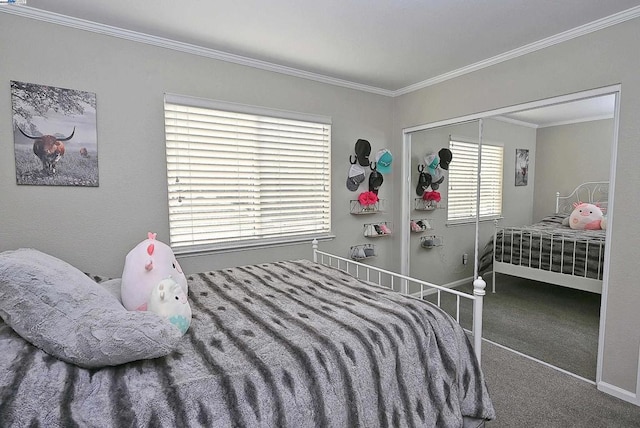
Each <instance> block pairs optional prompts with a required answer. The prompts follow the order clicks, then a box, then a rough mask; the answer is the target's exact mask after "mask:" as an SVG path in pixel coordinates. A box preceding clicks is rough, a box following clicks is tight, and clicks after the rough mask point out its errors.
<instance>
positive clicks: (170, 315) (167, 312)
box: [147, 278, 191, 334]
mask: <svg viewBox="0 0 640 428" xmlns="http://www.w3.org/2000/svg"><path fill="white" fill-rule="evenodd" d="M147 310H148V311H149V312H153V313H156V314H158V315H160V316H161V317H163V318H166V319H168V320H169V322H171V324H173V325H175V326H176V327H178V329H180V331H181V332H182V334H184V333H186V331H187V329H188V328H189V325H191V306H189V301H188V300H187V295H186V294H185V292H184V291H183V290H182V287H180V285H179V284H178V283H177V282H175V281H174V280H173V278H167V279H163V280H162V281H160V283H159V284H158V285H156V287H155V288H154V289H153V291H152V292H151V296H150V297H149V302H148V305H147Z"/></svg>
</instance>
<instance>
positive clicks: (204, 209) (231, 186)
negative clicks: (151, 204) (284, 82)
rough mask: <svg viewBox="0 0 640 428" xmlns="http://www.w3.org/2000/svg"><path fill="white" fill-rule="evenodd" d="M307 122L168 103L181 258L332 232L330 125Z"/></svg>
mask: <svg viewBox="0 0 640 428" xmlns="http://www.w3.org/2000/svg"><path fill="white" fill-rule="evenodd" d="M301 117H302V118H309V117H310V116H307V115H300V114H297V113H290V112H282V111H272V110H266V109H262V108H257V107H251V106H242V105H236V104H227V103H218V102H214V101H208V100H201V99H191V98H186V97H180V96H172V95H166V96H165V135H166V150H167V176H168V190H169V224H170V240H171V246H172V247H173V249H174V251H175V252H177V253H185V252H190V251H199V250H209V249H214V250H215V249H220V248H228V247H232V248H237V247H244V246H256V245H269V244H272V243H281V242H291V241H296V240H301V239H311V238H312V237H318V236H322V235H327V234H329V233H330V230H331V218H330V214H331V194H330V183H331V174H330V159H331V156H330V148H331V125H330V121H329V120H328V119H327V118H320V119H321V120H317V119H318V118H317V117H315V116H314V117H313V119H315V121H310V120H300V118H301Z"/></svg>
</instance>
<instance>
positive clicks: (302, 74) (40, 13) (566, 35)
mask: <svg viewBox="0 0 640 428" xmlns="http://www.w3.org/2000/svg"><path fill="white" fill-rule="evenodd" d="M0 12H4V13H9V14H13V15H17V16H22V17H25V18H31V19H36V20H39V21H43V22H48V23H52V24H57V25H63V26H66V27H71V28H75V29H79V30H84V31H91V32H94V33H98V34H104V35H108V36H113V37H118V38H121V39H126V40H130V41H134V42H139V43H145V44H148V45H152V46H157V47H162V48H167V49H172V50H175V51H179V52H184V53H189V54H193V55H198V56H202V57H207V58H212V59H216V60H220V61H226V62H230V63H234V64H238V65H244V66H248V67H253V68H257V69H261V70H265V71H271V72H274V73H281V74H286V75H289V76H293V77H299V78H302V79H307V80H313V81H316V82H320V83H326V84H329V85H335V86H341V87H344V88H349V89H355V90H358V91H363V92H370V93H373V94H377V95H384V96H387V97H397V96H400V95H404V94H408V93H410V92H414V91H417V90H419V89H423V88H426V87H428V86H432V85H436V84H438V83H442V82H444V81H447V80H450V79H454V78H456V77H460V76H463V75H465V74H469V73H472V72H474V71H478V70H481V69H483V68H487V67H490V66H492V65H496V64H499V63H501V62H505V61H508V60H511V59H514V58H517V57H520V56H523V55H526V54H528V53H532V52H535V51H538V50H541V49H544V48H547V47H550V46H553V45H556V44H558V43H562V42H565V41H567V40H571V39H574V38H576V37H580V36H583V35H585V34H589V33H592V32H594V31H598V30H601V29H604V28H607V27H610V26H612V25H616V24H619V23H622V22H625V21H628V20H630V19H634V18H637V17H639V16H640V6H636V7H633V8H631V9H627V10H625V11H622V12H619V13H616V14H613V15H611V16H608V17H605V18H602V19H599V20H596V21H593V22H591V23H588V24H585V25H582V26H580V27H576V28H574V29H571V30H568V31H565V32H563V33H560V34H556V35H555V36H551V37H547V38H546V39H543V40H540V41H537V42H534V43H530V44H528V45H525V46H522V47H520V48H517V49H514V50H511V51H508V52H505V53H503V54H500V55H496V56H494V57H492V58H488V59H486V60H483V61H479V62H476V63H474V64H471V65H468V66H465V67H462V68H459V69H457V70H453V71H451V72H448V73H444V74H441V75H439V76H436V77H433V78H431V79H427V80H424V81H422V82H418V83H416V84H413V85H409V86H406V87H404V88H401V89H398V90H395V91H391V90H388V89H383V88H378V87H375V86H369V85H363V84H360V83H355V82H350V81H348V80H343V79H338V78H334V77H329V76H325V75H322V74H318V73H312V72H309V71H304V70H299V69H296V68H292V67H286V66H283V65H278V64H274V63H270V62H267V61H261V60H256V59H252V58H247V57H244V56H240V55H234V54H230V53H227V52H222V51H218V50H215V49H209V48H204V47H201V46H197V45H193V44H189V43H183V42H178V41H175V40H170V39H166V38H163V37H157V36H152V35H149V34H144V33H140V32H137V31H131V30H125V29H122V28H118V27H113V26H110V25H105V24H99V23H97V22H92V21H87V20H84V19H80V18H73V17H70V16H66V15H62V14H59V13H54V12H49V11H45V10H42V9H36V8H33V7H29V6H24V5H18V4H5V5H1V6H0Z"/></svg>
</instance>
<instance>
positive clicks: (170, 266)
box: [120, 232, 188, 311]
mask: <svg viewBox="0 0 640 428" xmlns="http://www.w3.org/2000/svg"><path fill="white" fill-rule="evenodd" d="M167 278H171V279H173V280H174V281H175V282H176V283H178V284H179V285H180V286H181V287H182V290H183V291H184V294H185V295H187V293H188V288H187V278H186V277H185V275H184V273H183V272H182V268H181V267H180V264H179V263H178V261H177V260H176V257H175V255H174V254H173V251H172V250H171V247H169V246H168V245H167V244H165V243H163V242H160V241H157V240H156V234H155V233H151V232H149V233H148V235H147V239H146V240H144V241H142V242H141V243H139V244H138V245H136V246H135V247H134V248H133V249H132V250H131V251H129V254H127V257H126V259H125V262H124V270H123V272H122V286H121V288H120V292H121V295H122V304H123V305H124V307H125V308H127V309H128V310H130V311H146V310H147V303H148V301H149V297H150V296H151V292H152V291H153V289H154V288H155V287H156V286H157V285H158V284H159V283H160V281H162V280H164V279H167Z"/></svg>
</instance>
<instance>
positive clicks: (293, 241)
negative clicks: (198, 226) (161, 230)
mask: <svg viewBox="0 0 640 428" xmlns="http://www.w3.org/2000/svg"><path fill="white" fill-rule="evenodd" d="M335 237H336V236H335V235H332V234H324V235H319V236H298V237H291V238H282V239H270V240H267V239H265V240H261V241H259V242H242V243H228V244H218V245H202V246H197V247H196V246H193V247H185V248H177V249H174V250H173V252H174V254H175V255H176V257H181V258H184V257H198V256H206V255H210V254H221V253H232V252H237V251H244V250H261V249H267V248H274V247H284V246H289V245H297V244H302V243H305V244H308V245H309V247H311V242H312V241H313V240H314V239H317V240H318V241H329V240H332V239H335Z"/></svg>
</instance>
